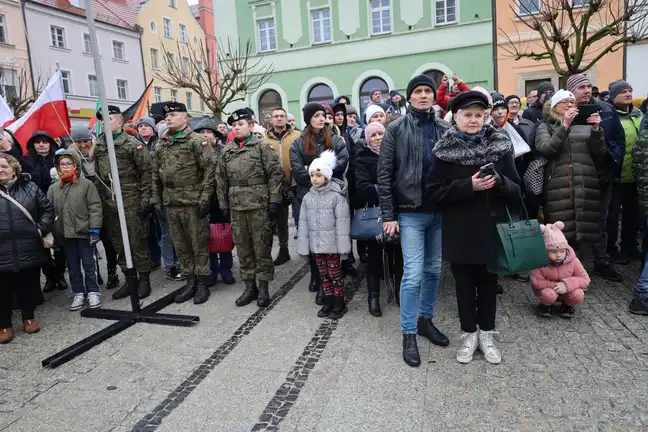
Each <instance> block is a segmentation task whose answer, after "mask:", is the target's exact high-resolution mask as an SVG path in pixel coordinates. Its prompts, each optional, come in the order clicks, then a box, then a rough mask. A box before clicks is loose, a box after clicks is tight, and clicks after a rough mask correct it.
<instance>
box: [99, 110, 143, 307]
mask: <svg viewBox="0 0 648 432" xmlns="http://www.w3.org/2000/svg"><path fill="white" fill-rule="evenodd" d="M108 112H109V113H110V127H108V125H106V122H104V131H106V130H110V133H112V136H113V142H114V143H115V156H116V158H117V169H118V171H119V181H120V185H121V193H122V198H123V201H124V212H125V213H126V225H127V229H128V238H129V243H130V249H131V256H132V259H133V266H134V267H135V269H136V270H137V271H138V272H139V283H138V287H137V293H138V295H139V298H141V299H143V298H146V297H148V296H149V295H150V294H151V281H150V279H149V272H150V271H151V267H152V263H151V260H150V258H149V248H148V234H149V233H148V226H149V224H148V221H147V219H148V218H149V217H150V215H151V210H152V207H151V205H150V204H149V200H150V197H151V157H150V155H149V152H148V151H147V150H146V148H144V147H143V146H142V143H140V142H139V141H138V140H137V139H136V138H134V137H132V136H130V135H129V134H127V133H125V132H124V129H123V127H124V117H123V116H122V114H121V111H120V110H119V108H118V107H116V106H113V105H109V106H108ZM97 118H98V119H99V120H101V111H99V112H97ZM94 158H95V170H96V176H95V177H94V183H95V186H96V187H97V190H98V191H99V195H100V196H101V201H102V203H103V214H104V218H103V226H104V228H105V230H106V235H107V236H108V240H109V241H110V243H111V244H112V245H113V247H114V248H115V250H116V251H117V254H118V263H119V266H120V267H121V268H122V272H123V271H125V270H126V258H125V257H124V243H123V239H122V236H121V229H120V225H119V215H118V213H117V202H116V201H115V194H114V192H113V186H112V175H111V171H110V161H109V158H108V146H107V145H106V137H105V132H104V133H103V134H101V135H100V136H99V138H97V143H96V145H95V150H94ZM128 294H129V293H128V282H125V283H124V285H122V286H121V288H119V289H118V290H117V291H115V292H114V293H113V296H112V297H113V298H114V299H121V298H125V297H128Z"/></svg>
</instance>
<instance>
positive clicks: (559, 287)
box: [531, 221, 590, 319]
mask: <svg viewBox="0 0 648 432" xmlns="http://www.w3.org/2000/svg"><path fill="white" fill-rule="evenodd" d="M564 227H565V224H564V223H562V222H560V221H559V222H556V223H554V224H547V225H541V226H540V228H541V229H542V236H543V237H544V241H545V246H546V248H547V256H548V258H549V265H548V266H547V267H543V268H539V269H535V270H533V271H532V272H531V287H532V288H533V293H534V294H535V295H536V297H538V298H539V299H540V305H538V312H539V313H540V316H542V317H545V318H548V317H551V306H552V305H553V304H554V303H555V302H556V301H558V300H560V301H562V306H561V308H560V313H559V314H560V316H561V317H562V318H567V319H569V318H572V317H573V316H574V306H576V305H577V304H579V303H581V302H582V301H583V298H584V297H585V290H586V289H587V286H588V285H589V284H590V278H589V276H588V275H587V272H586V271H585V269H584V268H583V264H581V262H580V260H579V259H578V257H577V256H576V253H575V252H574V249H572V248H571V246H569V243H567V239H566V238H565V235H564V234H563V233H562V229H563V228H564Z"/></svg>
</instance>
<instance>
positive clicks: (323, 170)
mask: <svg viewBox="0 0 648 432" xmlns="http://www.w3.org/2000/svg"><path fill="white" fill-rule="evenodd" d="M335 163H336V158H335V153H334V152H333V151H332V150H327V151H325V152H323V153H322V155H321V156H320V157H319V158H317V159H315V160H314V161H313V162H312V163H311V164H310V166H309V167H308V174H309V175H310V178H311V184H312V185H313V187H311V189H310V192H308V193H307V194H306V196H305V197H304V199H303V200H302V205H301V211H300V213H299V228H298V232H297V233H298V238H297V252H298V253H299V254H300V255H308V254H310V253H312V254H314V255H315V263H316V264H317V269H318V271H319V274H320V278H321V280H322V288H323V290H324V306H322V308H321V309H320V310H319V312H317V316H319V317H321V318H325V317H329V318H331V319H339V318H342V316H344V314H345V313H346V311H347V307H346V304H345V303H344V274H343V273H342V266H341V260H340V255H341V254H347V253H349V252H350V251H351V236H350V233H351V217H350V215H349V203H348V200H347V188H346V184H345V183H344V182H342V181H340V180H338V179H335V178H333V167H335Z"/></svg>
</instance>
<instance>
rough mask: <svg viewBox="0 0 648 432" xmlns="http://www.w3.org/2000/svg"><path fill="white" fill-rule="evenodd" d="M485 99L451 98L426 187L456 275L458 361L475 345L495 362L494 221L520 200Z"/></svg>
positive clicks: (508, 152)
mask: <svg viewBox="0 0 648 432" xmlns="http://www.w3.org/2000/svg"><path fill="white" fill-rule="evenodd" d="M488 106H489V101H488V99H487V98H486V96H485V95H484V94H483V93H481V92H478V91H468V92H465V93H461V94H459V95H458V96H457V97H456V98H455V100H454V102H453V103H452V113H453V118H454V121H455V125H454V126H453V127H452V128H450V129H449V130H448V131H447V132H446V133H445V134H444V136H443V137H442V138H441V139H440V140H439V141H438V142H437V143H436V145H435V146H434V149H433V150H432V153H433V155H434V160H433V162H432V168H431V169H430V171H429V173H428V178H427V184H426V186H427V191H428V193H429V194H430V199H431V201H432V202H433V203H434V204H435V205H437V206H439V209H440V210H441V212H442V213H443V258H444V259H445V260H447V261H449V262H450V267H451V269H452V274H453V275H454V278H455V284H456V292H457V305H458V307H459V321H460V323H461V331H462V335H461V344H460V346H459V348H458V350H457V361H459V362H460V363H468V362H470V361H471V360H472V358H473V354H474V353H475V351H476V349H477V347H479V349H480V350H481V351H482V352H483V353H484V357H485V358H486V360H487V361H488V362H489V363H500V362H501V360H502V356H501V354H500V352H499V350H498V349H497V347H496V346H495V343H494V340H493V336H494V333H495V313H496V307H497V276H496V275H494V274H492V273H490V272H489V271H488V269H487V265H488V264H489V263H490V261H491V260H492V259H493V257H495V256H496V252H497V242H498V240H497V231H496V228H495V224H496V223H497V222H499V221H505V220H507V217H506V206H519V203H520V200H521V194H520V187H519V183H520V178H519V176H518V174H517V170H516V169H515V163H514V161H513V146H512V144H511V141H510V140H509V137H508V134H507V133H506V132H505V131H503V130H502V129H495V128H494V127H492V126H490V125H484V122H485V120H486V118H487V117H486V112H487V109H488Z"/></svg>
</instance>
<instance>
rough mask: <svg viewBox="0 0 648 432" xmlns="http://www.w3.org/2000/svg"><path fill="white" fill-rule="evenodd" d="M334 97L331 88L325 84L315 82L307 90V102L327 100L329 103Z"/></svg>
mask: <svg viewBox="0 0 648 432" xmlns="http://www.w3.org/2000/svg"><path fill="white" fill-rule="evenodd" d="M334 97H335V96H333V90H331V87H329V86H327V85H326V84H316V85H315V86H313V88H311V89H310V91H309V92H308V102H319V103H321V102H327V103H328V104H329V105H331V104H332V103H333V98H334ZM279 100H281V99H279Z"/></svg>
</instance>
